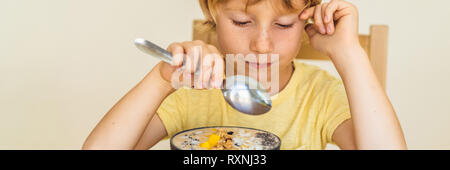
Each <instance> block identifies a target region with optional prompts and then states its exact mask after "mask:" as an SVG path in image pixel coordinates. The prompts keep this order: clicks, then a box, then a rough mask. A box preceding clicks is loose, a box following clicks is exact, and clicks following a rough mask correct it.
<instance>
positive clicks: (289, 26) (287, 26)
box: [277, 24, 294, 29]
mask: <svg viewBox="0 0 450 170" xmlns="http://www.w3.org/2000/svg"><path fill="white" fill-rule="evenodd" d="M277 25H278V26H279V27H281V28H283V29H286V28H291V27H292V25H294V24H289V25H283V24H277Z"/></svg>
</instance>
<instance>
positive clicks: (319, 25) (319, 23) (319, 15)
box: [314, 5, 327, 34]
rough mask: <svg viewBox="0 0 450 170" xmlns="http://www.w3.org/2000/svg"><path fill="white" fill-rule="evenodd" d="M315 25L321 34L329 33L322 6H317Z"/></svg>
mask: <svg viewBox="0 0 450 170" xmlns="http://www.w3.org/2000/svg"><path fill="white" fill-rule="evenodd" d="M314 25H315V26H316V27H317V29H318V30H319V32H320V33H321V34H326V33H327V31H326V30H325V25H324V24H323V19H322V5H317V6H316V8H315V10H314Z"/></svg>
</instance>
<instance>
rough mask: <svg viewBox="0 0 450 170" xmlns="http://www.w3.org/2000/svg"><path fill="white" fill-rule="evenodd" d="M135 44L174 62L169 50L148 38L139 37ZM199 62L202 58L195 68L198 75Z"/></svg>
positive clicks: (162, 58)
mask: <svg viewBox="0 0 450 170" xmlns="http://www.w3.org/2000/svg"><path fill="white" fill-rule="evenodd" d="M134 44H135V45H136V47H137V48H138V49H139V50H141V51H142V52H144V53H146V54H149V55H151V56H153V57H155V58H157V59H160V60H162V61H164V62H166V63H168V64H172V59H173V57H172V54H171V53H170V52H169V51H167V50H165V49H163V48H161V47H159V46H158V45H156V44H154V43H152V42H150V41H148V40H145V39H143V38H138V39H136V40H134ZM185 61H186V60H183V65H182V67H181V69H183V70H184V67H185V65H186V63H185ZM199 64H200V60H198V63H197V66H198V67H197V68H196V69H195V71H194V75H198V74H199V72H200V65H199Z"/></svg>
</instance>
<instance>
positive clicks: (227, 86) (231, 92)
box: [134, 38, 272, 115]
mask: <svg viewBox="0 0 450 170" xmlns="http://www.w3.org/2000/svg"><path fill="white" fill-rule="evenodd" d="M134 44H135V45H136V47H137V48H138V49H140V50H141V51H142V52H144V53H147V54H150V55H151V56H154V57H156V58H158V59H160V60H162V61H164V62H166V63H169V64H171V63H172V54H171V53H170V52H168V51H167V50H164V49H163V48H161V47H159V46H157V45H156V44H153V43H152V42H150V41H147V40H145V39H142V38H138V39H136V40H135V41H134ZM183 67H184V65H183ZM196 72H197V70H196ZM223 85H224V87H223V88H222V89H221V90H222V94H223V97H224V98H225V101H227V103H228V104H230V105H231V107H233V108H234V109H236V110H238V111H240V112H242V113H245V114H249V115H260V114H263V113H266V112H268V111H269V110H270V109H271V108H272V100H271V99H270V95H269V94H268V93H267V91H266V89H264V88H263V87H262V86H261V85H260V84H259V83H258V81H256V80H254V79H252V78H250V77H247V76H242V75H233V76H228V77H226V78H225V80H224V82H223ZM250 85H252V86H250ZM253 86H255V87H254V88H250V87H253Z"/></svg>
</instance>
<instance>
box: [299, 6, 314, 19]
mask: <svg viewBox="0 0 450 170" xmlns="http://www.w3.org/2000/svg"><path fill="white" fill-rule="evenodd" d="M314 9H315V7H311V8H308V9H306V10H304V11H303V12H302V14H301V15H300V20H304V21H306V20H307V19H308V18H311V17H313V15H314Z"/></svg>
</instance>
